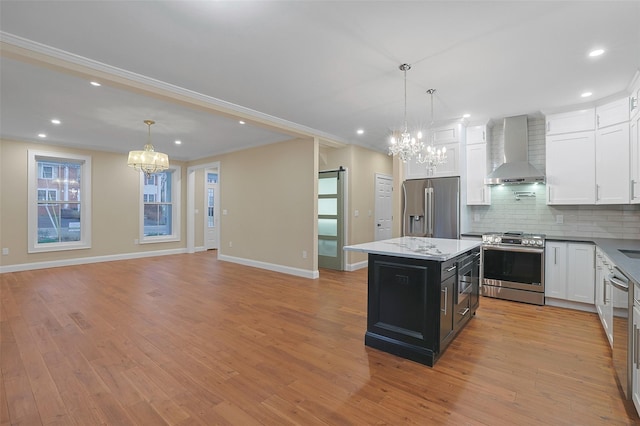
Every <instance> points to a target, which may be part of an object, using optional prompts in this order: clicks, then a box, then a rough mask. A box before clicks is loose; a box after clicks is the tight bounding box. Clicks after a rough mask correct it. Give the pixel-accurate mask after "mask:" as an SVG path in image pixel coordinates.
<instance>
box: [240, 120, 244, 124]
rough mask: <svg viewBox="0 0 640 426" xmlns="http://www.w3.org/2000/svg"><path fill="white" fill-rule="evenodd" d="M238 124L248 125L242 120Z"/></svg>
mask: <svg viewBox="0 0 640 426" xmlns="http://www.w3.org/2000/svg"><path fill="white" fill-rule="evenodd" d="M238 123H240V124H246V123H245V122H244V121H242V120H240V121H238Z"/></svg>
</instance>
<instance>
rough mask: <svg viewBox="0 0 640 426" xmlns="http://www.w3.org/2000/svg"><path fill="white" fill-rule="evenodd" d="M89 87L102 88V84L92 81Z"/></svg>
mask: <svg viewBox="0 0 640 426" xmlns="http://www.w3.org/2000/svg"><path fill="white" fill-rule="evenodd" d="M91 85H92V86H96V87H100V86H102V84H100V83H98V82H97V81H92V82H91Z"/></svg>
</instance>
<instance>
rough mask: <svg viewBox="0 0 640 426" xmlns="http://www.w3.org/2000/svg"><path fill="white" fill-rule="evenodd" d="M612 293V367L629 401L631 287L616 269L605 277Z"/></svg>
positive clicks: (630, 377)
mask: <svg viewBox="0 0 640 426" xmlns="http://www.w3.org/2000/svg"><path fill="white" fill-rule="evenodd" d="M607 280H608V281H609V282H610V283H611V286H612V289H613V292H612V298H611V299H612V300H613V327H612V328H613V367H614V369H615V371H616V376H617V378H618V382H619V384H620V387H621V388H622V391H623V393H624V397H625V398H626V399H631V393H632V369H633V363H632V356H633V353H632V352H633V351H632V349H633V320H632V318H633V317H632V315H633V314H632V313H633V287H634V286H633V285H629V279H628V278H627V277H626V276H625V275H624V274H623V273H622V272H620V270H619V269H618V268H616V267H613V269H612V272H611V273H610V274H609V275H608V276H607Z"/></svg>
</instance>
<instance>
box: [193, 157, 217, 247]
mask: <svg viewBox="0 0 640 426" xmlns="http://www.w3.org/2000/svg"><path fill="white" fill-rule="evenodd" d="M201 169H205V170H206V169H218V192H220V188H221V187H222V168H221V166H220V162H219V161H214V162H212V163H206V164H199V165H197V166H190V167H188V168H187V253H195V252H196V249H195V239H196V237H195V235H196V231H195V227H196V217H195V215H196V213H195V210H196V206H195V202H196V188H195V187H196V171H197V170H201ZM220 198H221V197H220ZM215 209H216V211H215V215H216V216H217V217H220V203H218V205H217V206H215ZM221 226H222V225H221V221H218V229H217V234H218V235H217V237H218V242H220V227H221ZM198 228H200V226H198ZM218 246H220V244H219V243H218ZM219 251H220V250H218V252H219Z"/></svg>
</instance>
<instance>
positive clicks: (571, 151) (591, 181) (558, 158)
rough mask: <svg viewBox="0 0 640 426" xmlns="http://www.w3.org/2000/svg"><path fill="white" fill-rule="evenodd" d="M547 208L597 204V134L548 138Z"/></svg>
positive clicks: (580, 133) (582, 133)
mask: <svg viewBox="0 0 640 426" xmlns="http://www.w3.org/2000/svg"><path fill="white" fill-rule="evenodd" d="M546 152H547V153H546V155H547V165H546V170H547V185H546V186H547V204H595V202H596V191H595V189H596V170H595V152H596V151H595V135H594V132H592V131H591V132H578V133H567V134H561V135H552V136H547V145H546Z"/></svg>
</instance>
